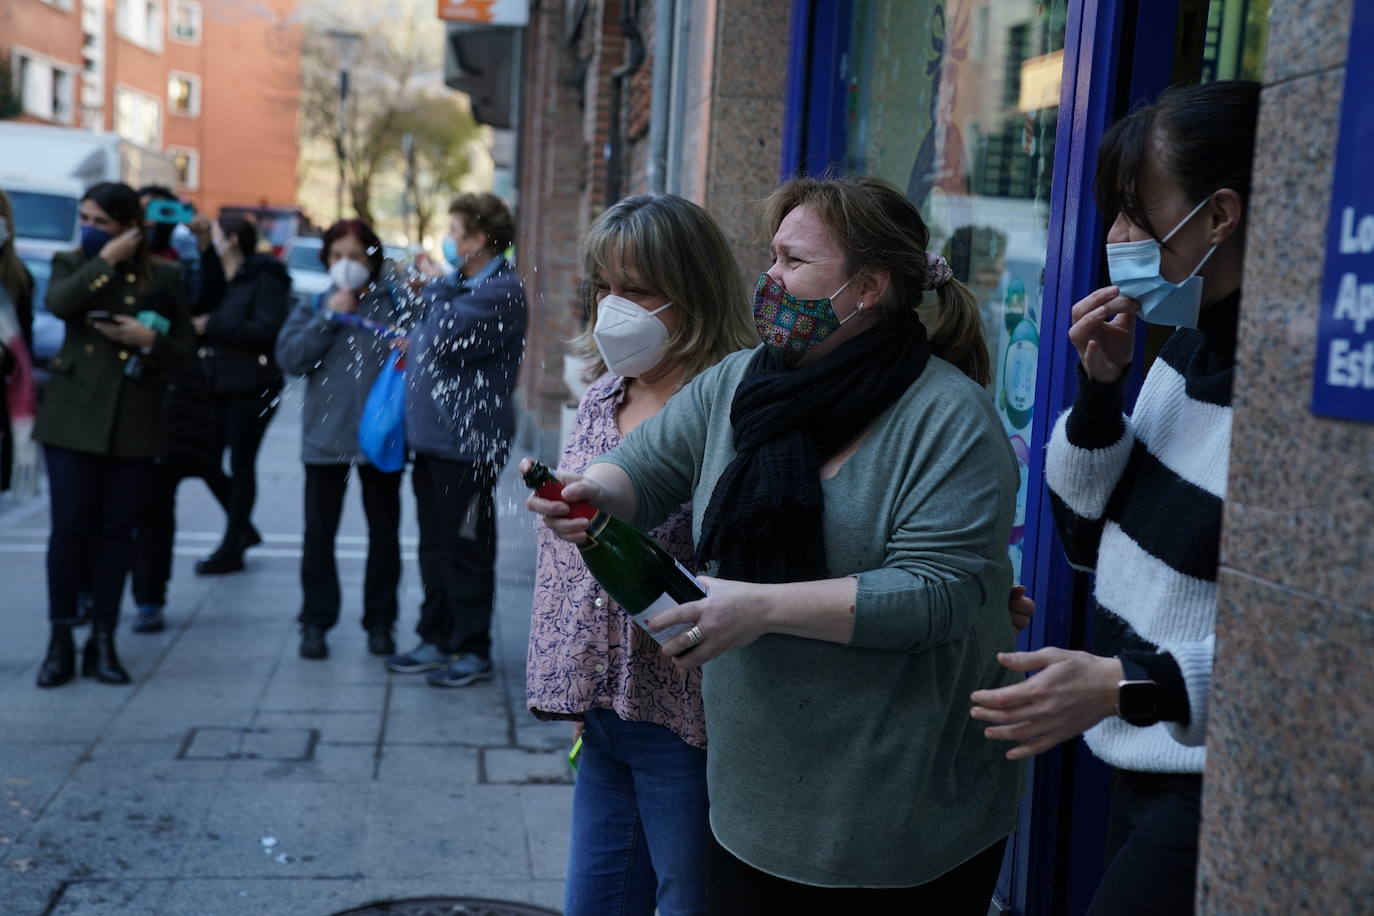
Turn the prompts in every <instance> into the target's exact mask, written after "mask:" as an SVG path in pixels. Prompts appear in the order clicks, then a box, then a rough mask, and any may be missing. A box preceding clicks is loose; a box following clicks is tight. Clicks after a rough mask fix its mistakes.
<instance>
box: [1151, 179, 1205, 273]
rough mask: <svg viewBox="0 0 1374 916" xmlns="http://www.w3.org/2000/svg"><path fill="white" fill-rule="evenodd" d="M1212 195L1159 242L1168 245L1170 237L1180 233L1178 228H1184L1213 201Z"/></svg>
mask: <svg viewBox="0 0 1374 916" xmlns="http://www.w3.org/2000/svg"><path fill="white" fill-rule="evenodd" d="M1212 197H1213V195H1211V194H1208V195H1207V197H1205V198H1204V199H1203V201H1202V203H1200V204H1198V205H1197V206H1196V207H1194V208H1193V210H1192V212H1191V213H1189V214H1188V215H1187V216H1185V217H1183V219H1181V220H1179V223H1178V225H1177V226H1175V227H1174V228H1173V229H1170V230H1169V234H1168V235H1166V236H1164V238H1162V239H1160V240H1159V244H1161V245H1167V244H1169V239H1171V238H1173V237H1174V236H1176V235H1178V230H1180V229H1182V228H1183V227H1184V226H1186V225H1188V223H1189V222H1190V221H1191V220H1192V218H1193V217H1195V216H1197V215H1198V213H1199V212H1200V211H1201V210H1202V208H1203V207H1205V206H1207V205H1208V204H1210V203H1211V202H1212ZM1198 266H1199V267H1201V266H1202V265H1200V264H1199V265H1198Z"/></svg>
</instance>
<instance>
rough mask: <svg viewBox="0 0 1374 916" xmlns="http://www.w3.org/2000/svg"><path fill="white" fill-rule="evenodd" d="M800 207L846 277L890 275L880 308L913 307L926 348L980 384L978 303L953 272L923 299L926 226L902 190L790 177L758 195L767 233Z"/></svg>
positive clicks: (983, 371) (983, 365)
mask: <svg viewBox="0 0 1374 916" xmlns="http://www.w3.org/2000/svg"><path fill="white" fill-rule="evenodd" d="M802 205H805V206H807V207H809V208H811V210H812V211H813V212H815V214H816V216H817V217H818V218H819V219H820V220H821V222H822V223H823V224H824V225H825V227H826V228H827V229H828V230H830V234H831V236H832V237H833V238H834V240H835V243H836V244H837V245H839V246H840V248H841V249H842V250H843V251H844V253H845V274H846V275H848V276H853V275H854V274H855V273H857V272H859V271H860V270H863V269H864V268H870V267H876V268H881V269H883V270H886V271H887V272H888V275H889V277H890V278H891V279H890V281H889V283H888V290H887V293H886V295H884V296H883V298H882V300H881V301H880V302H879V303H878V305H879V307H881V308H882V309H884V310H885V311H887V310H895V309H902V308H909V309H912V310H914V311H915V312H916V313H917V314H918V315H919V316H920V318H921V322H922V323H923V324H924V325H925V326H926V329H927V330H928V331H929V333H930V349H931V351H932V352H933V353H934V354H935V355H936V356H938V357H940V358H941V359H943V360H945V361H947V362H949V363H952V364H953V365H954V366H955V367H957V368H958V369H959V370H960V371H961V372H963V373H964V374H965V375H967V376H968V377H969V378H971V379H973V380H974V381H975V382H977V383H978V384H979V385H982V386H983V387H987V384H988V381H989V380H990V378H991V372H990V361H989V359H988V347H987V343H986V342H985V341H984V340H983V322H982V318H981V316H980V315H979V312H978V301H977V300H976V299H975V298H974V296H973V293H972V292H970V291H969V289H968V287H966V286H964V284H962V283H960V282H959V281H958V280H955V279H953V278H951V279H948V280H946V281H945V282H944V283H941V284H940V285H939V286H938V287H937V288H936V291H935V299H936V302H935V303H934V304H933V305H932V304H929V303H926V302H925V301H924V296H923V295H922V287H923V285H924V282H925V277H926V246H927V245H929V244H930V230H929V229H927V228H926V224H925V221H924V220H923V219H921V214H920V212H919V211H918V210H917V209H916V206H915V205H914V204H912V202H911V201H909V200H907V198H906V195H904V194H903V193H902V192H901V191H899V190H897V188H896V187H894V186H893V185H892V184H890V183H888V182H886V181H883V180H882V179H881V178H870V177H866V176H863V177H830V178H793V179H791V180H789V181H787V182H785V183H784V184H783V185H782V186H781V187H780V188H778V189H777V190H776V191H774V192H773V193H772V194H770V195H769V196H768V199H767V200H766V201H764V219H765V221H766V223H767V225H768V228H769V235H772V234H773V233H775V232H777V231H778V227H779V226H780V225H782V221H783V218H784V217H786V216H787V214H788V213H790V212H792V211H793V210H795V209H796V208H797V207H800V206H802Z"/></svg>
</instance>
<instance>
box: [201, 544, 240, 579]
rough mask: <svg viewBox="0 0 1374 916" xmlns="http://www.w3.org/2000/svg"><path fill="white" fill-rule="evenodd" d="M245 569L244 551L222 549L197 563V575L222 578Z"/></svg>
mask: <svg viewBox="0 0 1374 916" xmlns="http://www.w3.org/2000/svg"><path fill="white" fill-rule="evenodd" d="M242 569H243V551H242V550H233V549H229V548H225V547H220V548H219V549H218V550H216V551H215V552H214V553H212V554H210V555H209V556H208V557H205V558H204V559H202V560H197V561H196V575H198V576H222V575H224V574H225V573H235V572H240V571H241V570H242Z"/></svg>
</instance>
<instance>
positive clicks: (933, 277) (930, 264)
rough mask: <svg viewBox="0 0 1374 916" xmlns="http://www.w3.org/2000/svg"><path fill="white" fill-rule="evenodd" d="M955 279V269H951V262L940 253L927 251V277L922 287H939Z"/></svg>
mask: <svg viewBox="0 0 1374 916" xmlns="http://www.w3.org/2000/svg"><path fill="white" fill-rule="evenodd" d="M953 279H954V271H952V270H950V268H949V262H948V261H946V260H945V259H944V258H942V257H940V256H939V255H938V254H931V253H930V252H926V278H925V281H924V282H922V283H921V289H939V288H940V287H942V286H944V285H945V284H946V283H948V282H949V281H950V280H953Z"/></svg>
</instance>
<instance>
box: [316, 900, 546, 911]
mask: <svg viewBox="0 0 1374 916" xmlns="http://www.w3.org/2000/svg"><path fill="white" fill-rule="evenodd" d="M334 916H559V914H558V911H557V910H546V909H544V907H542V906H533V905H531V904H528V903H510V902H508V901H505V900H481V899H478V898H476V897H416V898H414V899H411V900H384V901H380V902H378V903H369V904H368V905H367V906H360V907H358V908H357V909H355V910H343V911H341V912H338V913H335V914H334Z"/></svg>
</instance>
